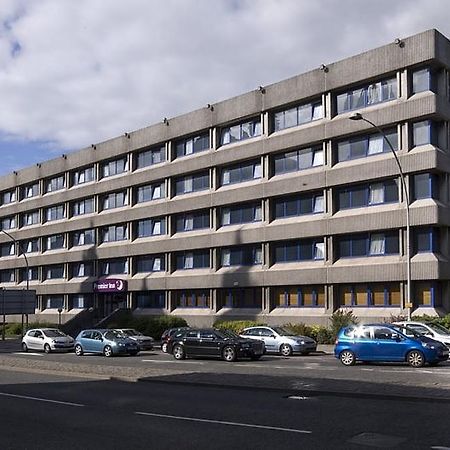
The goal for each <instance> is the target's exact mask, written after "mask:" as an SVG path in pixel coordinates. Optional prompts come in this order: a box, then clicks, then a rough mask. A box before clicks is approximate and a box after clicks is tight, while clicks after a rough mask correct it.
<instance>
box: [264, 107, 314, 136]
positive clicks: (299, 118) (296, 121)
mask: <svg viewBox="0 0 450 450" xmlns="http://www.w3.org/2000/svg"><path fill="white" fill-rule="evenodd" d="M322 117H323V108H322V102H321V101H317V102H313V103H307V104H305V105H300V106H294V107H292V108H289V109H286V110H284V111H280V112H276V113H275V114H274V116H273V129H274V131H280V130H284V129H285V128H291V127H295V126H297V125H302V124H304V123H307V122H311V121H312V120H317V119H322Z"/></svg>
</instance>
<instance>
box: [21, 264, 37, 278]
mask: <svg viewBox="0 0 450 450" xmlns="http://www.w3.org/2000/svg"><path fill="white" fill-rule="evenodd" d="M19 277H20V278H19V281H27V279H28V281H36V280H38V279H39V271H38V268H37V267H29V268H26V267H23V268H21V269H20V270H19Z"/></svg>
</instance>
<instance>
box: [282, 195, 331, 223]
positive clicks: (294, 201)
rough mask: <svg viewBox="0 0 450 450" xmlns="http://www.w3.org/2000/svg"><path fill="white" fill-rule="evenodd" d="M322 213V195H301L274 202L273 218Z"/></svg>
mask: <svg viewBox="0 0 450 450" xmlns="http://www.w3.org/2000/svg"><path fill="white" fill-rule="evenodd" d="M323 211H324V198H323V194H306V195H305V194H303V195H296V196H290V197H281V198H278V199H275V200H274V214H275V216H274V218H275V219H281V218H283V217H293V216H302V215H304V214H316V213H322V212H323Z"/></svg>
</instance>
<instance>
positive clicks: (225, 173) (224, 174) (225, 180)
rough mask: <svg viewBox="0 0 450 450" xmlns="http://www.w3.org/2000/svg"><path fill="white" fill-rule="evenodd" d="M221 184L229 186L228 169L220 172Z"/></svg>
mask: <svg viewBox="0 0 450 450" xmlns="http://www.w3.org/2000/svg"><path fill="white" fill-rule="evenodd" d="M222 184H230V171H229V170H228V169H224V170H223V171H222Z"/></svg>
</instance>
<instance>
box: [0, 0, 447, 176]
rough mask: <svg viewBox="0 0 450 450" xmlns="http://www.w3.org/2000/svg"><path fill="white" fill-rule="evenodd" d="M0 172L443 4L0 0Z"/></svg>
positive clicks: (329, 52)
mask: <svg viewBox="0 0 450 450" xmlns="http://www.w3.org/2000/svg"><path fill="white" fill-rule="evenodd" d="M1 3H2V7H1V10H0V99H1V106H2V107H1V108H0V155H1V157H2V164H1V165H0V175H4V174H7V173H9V172H11V171H13V170H18V169H20V168H23V167H26V166H29V165H33V164H35V163H37V162H41V161H44V160H47V159H51V158H55V157H58V156H60V155H61V154H62V153H67V152H69V151H75V150H77V149H81V148H83V147H86V146H89V145H91V144H93V143H97V142H101V141H104V140H107V139H109V138H113V137H115V136H119V135H122V134H123V132H125V131H133V130H136V129H139V128H142V127H145V126H147V125H151V124H153V123H156V122H159V121H161V120H162V118H163V117H169V118H170V117H173V116H176V115H178V114H182V113H185V112H188V111H190V110H193V109H197V108H201V107H203V106H205V105H206V104H207V103H214V102H217V101H220V100H223V99H226V98H228V97H231V96H235V95H238V94H241V93H243V92H246V91H249V90H252V89H255V88H257V87H258V86H259V85H266V84H270V83H274V82H276V81H279V80H282V79H285V78H288V77H290V76H293V75H295V74H297V73H301V72H304V71H307V70H311V69H314V68H316V67H319V66H320V64H322V63H329V62H333V61H336V60H339V59H342V58H345V57H347V56H351V55H353V54H357V53H360V52H362V51H365V50H368V49H370V48H372V47H376V46H379V45H384V44H386V43H389V42H392V41H393V40H394V39H395V38H396V37H406V36H409V35H411V34H415V33H418V32H420V31H424V30H426V29H429V28H437V29H439V30H440V31H441V32H442V33H444V34H445V35H447V36H448V37H450V8H449V2H448V0H397V1H396V2H392V1H391V0H378V1H377V2H373V1H370V0H358V1H355V0H315V1H311V0H258V1H255V0H214V1H211V0H182V1H180V0H127V1H126V2H124V1H123V0H108V2H105V1H104V0H33V1H32V2H30V1H29V0H1Z"/></svg>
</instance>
